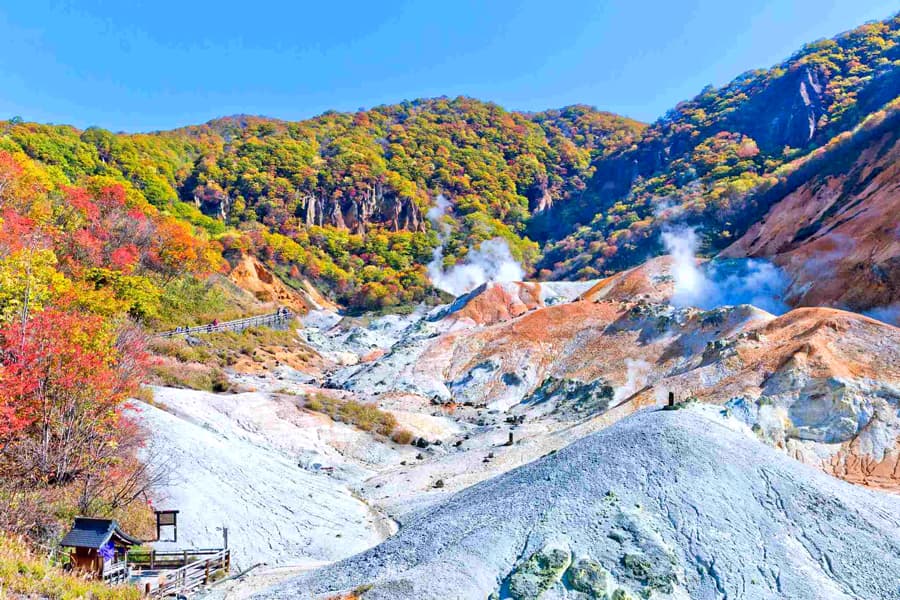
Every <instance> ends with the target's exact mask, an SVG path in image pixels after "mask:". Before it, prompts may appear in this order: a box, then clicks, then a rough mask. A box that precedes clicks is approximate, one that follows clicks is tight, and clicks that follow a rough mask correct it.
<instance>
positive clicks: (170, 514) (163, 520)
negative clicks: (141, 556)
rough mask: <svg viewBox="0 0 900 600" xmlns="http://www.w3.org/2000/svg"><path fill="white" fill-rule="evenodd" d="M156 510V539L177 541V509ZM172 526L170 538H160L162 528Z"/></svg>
mask: <svg viewBox="0 0 900 600" xmlns="http://www.w3.org/2000/svg"><path fill="white" fill-rule="evenodd" d="M154 512H156V541H158V542H160V541H167V542H177V541H178V511H177V510H157V511H154ZM163 527H171V528H172V539H170V540H163V539H162V528H163Z"/></svg>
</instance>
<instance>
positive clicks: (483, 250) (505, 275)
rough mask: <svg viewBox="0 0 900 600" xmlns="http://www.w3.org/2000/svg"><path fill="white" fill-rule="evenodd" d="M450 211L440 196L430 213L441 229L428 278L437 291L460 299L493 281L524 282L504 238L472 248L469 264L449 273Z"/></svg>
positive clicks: (450, 269)
mask: <svg viewBox="0 0 900 600" xmlns="http://www.w3.org/2000/svg"><path fill="white" fill-rule="evenodd" d="M449 208H450V202H449V201H448V200H447V199H446V198H445V197H444V196H443V195H439V196H438V197H437V199H436V202H435V205H434V206H432V207H431V208H430V209H429V210H428V212H427V213H426V216H427V217H428V220H429V221H431V224H432V226H434V228H435V229H437V231H438V238H439V239H440V242H441V245H440V246H438V247H437V248H435V249H434V251H433V252H432V254H431V261H430V262H429V263H428V276H429V277H430V278H431V284H432V285H433V286H434V287H436V288H438V289H440V290H443V291H445V292H447V293H449V294H453V295H454V296H460V295H462V294H465V293H466V292H470V291H472V290H473V289H475V288H476V287H478V286H479V285H481V284H483V283H486V282H489V281H521V280H522V279H523V278H524V277H525V271H524V270H523V269H522V266H521V265H520V264H519V263H518V262H516V260H515V259H514V258H513V257H512V254H511V253H510V251H509V246H508V245H507V243H506V240H504V239H502V238H494V239H492V240H487V241H485V242H482V243H481V245H480V246H479V247H478V248H469V252H468V254H466V258H465V261H463V262H462V263H459V264H456V265H454V266H452V267H450V268H449V269H446V270H445V269H444V244H445V243H446V242H447V239H448V238H449V237H450V226H449V225H448V224H447V222H446V221H445V220H444V216H445V215H446V214H447V211H448V210H449Z"/></svg>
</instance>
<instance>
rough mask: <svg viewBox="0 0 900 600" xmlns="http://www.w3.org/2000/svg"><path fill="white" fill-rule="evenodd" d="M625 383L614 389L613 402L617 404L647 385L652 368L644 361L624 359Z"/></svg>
mask: <svg viewBox="0 0 900 600" xmlns="http://www.w3.org/2000/svg"><path fill="white" fill-rule="evenodd" d="M625 368H626V373H625V383H624V384H622V385H621V386H619V387H617V388H616V392H615V395H614V396H613V402H615V403H619V402H621V401H622V400H624V399H625V398H627V397H629V396H630V395H632V394H633V393H635V392H636V391H638V390H639V389H641V388H642V387H643V386H645V385H646V384H647V378H648V377H649V375H650V369H652V366H651V365H650V363H648V362H647V361H645V360H634V359H631V358H626V359H625Z"/></svg>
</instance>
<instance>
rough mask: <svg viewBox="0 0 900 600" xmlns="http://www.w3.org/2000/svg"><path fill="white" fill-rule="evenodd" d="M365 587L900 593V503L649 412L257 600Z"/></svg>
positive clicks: (461, 592)
mask: <svg viewBox="0 0 900 600" xmlns="http://www.w3.org/2000/svg"><path fill="white" fill-rule="evenodd" d="M563 573H565V575H563ZM360 585H372V587H371V588H370V589H369V590H368V591H366V592H365V593H364V595H363V597H364V598H365V600H372V599H376V598H391V599H402V598H416V599H424V598H435V599H438V598H440V599H449V598H466V599H468V598H480V599H484V598H488V597H490V596H491V595H492V594H496V596H493V597H500V598H505V597H513V598H534V597H538V596H540V597H541V598H606V597H607V594H608V595H609V597H612V598H630V597H634V598H638V597H641V596H640V594H643V595H644V597H646V596H647V595H649V597H652V598H692V599H701V600H702V599H707V598H709V599H712V598H716V599H718V598H729V599H731V598H747V599H753V598H792V599H807V598H808V599H819V598H823V599H824V598H828V599H831V600H840V599H845V598H864V599H866V600H875V599H881V598H884V599H887V598H898V597H900V498H897V497H893V496H889V495H887V494H881V493H878V492H872V491H869V490H866V489H863V488H860V487H856V486H853V485H851V484H848V483H845V482H842V481H839V480H837V479H834V478H832V477H830V476H828V475H825V474H823V473H821V472H819V471H816V470H814V469H812V468H810V467H807V466H805V465H803V464H801V463H799V462H797V461H794V460H792V459H791V458H789V457H788V456H786V455H785V454H783V453H780V452H777V451H775V450H773V449H771V448H769V447H767V446H765V445H764V444H762V443H760V442H759V441H757V440H756V439H755V437H754V436H753V434H751V433H750V432H749V430H748V429H747V428H746V427H745V426H743V425H741V424H739V423H738V422H737V421H736V420H735V419H732V418H729V417H724V416H722V414H721V412H720V409H717V408H715V407H709V406H691V407H688V408H685V409H682V410H676V411H654V410H647V411H642V412H639V413H637V414H635V415H633V416H631V417H628V418H626V419H624V420H623V421H620V422H618V423H617V424H615V425H613V426H611V427H609V428H608V429H605V430H603V431H601V432H598V433H596V434H593V435H590V436H588V437H586V438H584V439H582V440H580V441H578V442H575V443H574V444H572V445H570V446H568V447H567V448H565V449H563V450H561V451H559V452H557V453H555V454H551V455H549V456H546V457H544V458H542V459H540V460H538V461H536V462H534V463H531V464H528V465H525V466H523V467H521V468H518V469H516V470H514V471H511V472H509V473H507V474H505V475H502V476H500V477H497V478H495V479H492V480H489V481H486V482H484V483H482V484H479V485H476V486H473V487H471V488H469V489H466V490H464V491H462V492H460V493H457V494H455V495H453V496H451V497H450V498H448V499H447V500H446V501H444V502H443V503H441V504H439V505H436V506H434V507H432V508H429V509H426V510H424V511H422V512H420V513H418V514H415V515H414V516H412V517H411V518H409V519H408V520H407V521H406V522H405V524H404V526H403V527H402V528H401V530H400V532H399V533H397V534H396V535H395V536H394V537H392V538H390V539H388V540H387V541H385V542H384V543H382V544H381V545H379V546H377V547H375V548H372V549H370V550H368V551H366V552H364V553H362V554H359V555H357V556H354V557H351V558H349V559H346V560H344V561H341V562H339V563H336V564H334V565H331V566H328V567H324V568H322V569H320V570H318V571H315V572H312V573H310V574H307V575H304V576H302V577H300V578H298V579H295V580H291V581H289V582H287V583H283V584H280V585H279V586H277V587H276V588H274V589H272V590H270V591H268V592H265V593H263V594H261V595H259V596H258V597H259V598H297V597H311V596H314V595H325V596H327V595H329V593H333V592H337V591H339V590H351V589H353V588H355V587H356V586H360ZM578 590H580V591H578ZM541 594H542V595H541Z"/></svg>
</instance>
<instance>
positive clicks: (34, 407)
mask: <svg viewBox="0 0 900 600" xmlns="http://www.w3.org/2000/svg"><path fill="white" fill-rule="evenodd" d="M145 365H146V352H145V350H144V347H143V342H142V339H141V336H140V335H139V334H138V333H137V332H136V331H135V330H134V329H133V328H130V327H124V328H123V327H115V326H113V325H112V324H111V323H110V322H109V321H108V320H104V319H103V318H101V317H98V316H95V315H89V314H83V313H79V312H75V311H69V310H65V309H59V308H50V309H46V310H44V311H41V312H37V313H34V314H32V315H30V316H29V317H28V319H27V320H26V321H25V323H24V324H22V323H20V322H12V323H10V324H9V325H7V326H6V327H5V328H3V329H0V390H2V391H0V478H5V479H6V480H7V481H16V482H18V484H19V485H20V486H24V487H25V488H27V489H29V490H36V489H44V490H46V489H53V488H57V489H59V488H67V489H73V490H75V493H77V494H79V496H80V497H79V498H78V504H79V508H80V509H81V510H87V509H88V508H90V506H91V504H92V502H94V500H96V499H97V498H96V497H94V493H95V492H96V490H97V489H98V487H97V485H96V482H97V480H98V478H102V477H105V476H108V474H110V473H113V474H114V476H115V477H119V478H122V477H125V478H127V475H124V476H123V474H122V469H123V468H124V466H125V465H128V464H132V463H133V461H132V459H133V457H134V455H135V452H136V450H137V447H138V446H139V444H140V435H139V433H138V432H137V431H136V429H135V428H134V427H133V424H132V423H131V422H130V421H129V419H128V417H127V415H125V414H124V413H123V409H124V408H125V405H126V402H127V399H128V397H129V396H130V395H132V394H133V393H134V392H135V391H136V389H137V387H138V385H139V383H140V379H141V376H142V374H143V372H144V368H145ZM2 508H3V507H0V512H2Z"/></svg>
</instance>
